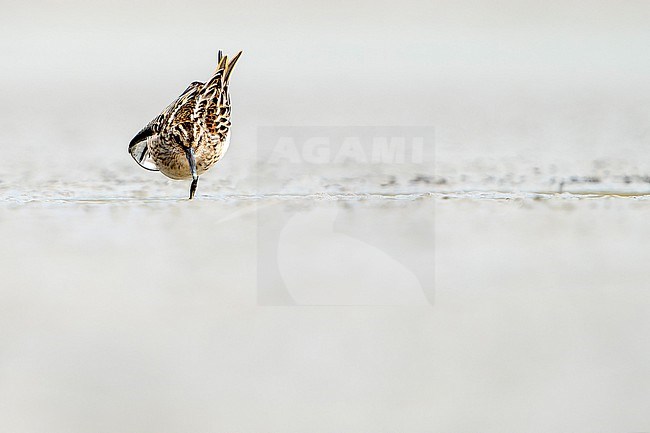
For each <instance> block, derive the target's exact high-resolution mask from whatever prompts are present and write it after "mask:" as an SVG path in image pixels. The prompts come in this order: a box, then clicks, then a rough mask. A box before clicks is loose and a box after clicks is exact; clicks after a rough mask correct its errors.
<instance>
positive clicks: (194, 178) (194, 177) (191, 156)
mask: <svg viewBox="0 0 650 433" xmlns="http://www.w3.org/2000/svg"><path fill="white" fill-rule="evenodd" d="M185 157H186V158H187V162H189V163H190V170H191V171H192V185H190V200H192V198H194V193H195V192H196V185H198V183H199V175H198V174H196V161H195V160H194V150H193V149H192V148H191V147H188V148H187V149H185Z"/></svg>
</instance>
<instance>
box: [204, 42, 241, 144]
mask: <svg viewBox="0 0 650 433" xmlns="http://www.w3.org/2000/svg"><path fill="white" fill-rule="evenodd" d="M239 56H241V52H239V53H238V54H237V55H236V56H235V57H233V59H232V60H231V61H230V62H228V57H227V56H225V57H224V56H223V55H222V53H221V51H220V52H219V56H218V61H219V64H218V65H217V68H216V69H215V71H214V73H213V74H212V77H211V78H210V80H208V82H207V83H205V84H204V85H203V87H202V89H201V91H200V93H199V94H198V96H197V98H196V104H195V106H194V112H193V113H192V123H193V126H194V139H195V141H196V142H200V141H201V140H204V139H207V140H208V141H209V142H212V143H215V142H218V141H223V140H225V139H226V134H227V132H228V129H229V128H230V95H229V93H228V80H229V79H230V74H231V72H232V69H233V67H234V66H235V63H237V60H238V59H239Z"/></svg>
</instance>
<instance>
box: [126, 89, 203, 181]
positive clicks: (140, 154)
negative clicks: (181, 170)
mask: <svg viewBox="0 0 650 433" xmlns="http://www.w3.org/2000/svg"><path fill="white" fill-rule="evenodd" d="M202 86H203V83H201V82H198V81H195V82H193V83H192V84H190V85H189V86H188V87H187V89H185V91H184V92H183V93H181V95H180V96H179V97H178V98H176V100H175V101H174V102H172V103H171V104H169V105H168V106H167V108H165V109H164V110H163V112H162V113H161V114H160V115H158V116H156V118H155V119H153V120H152V121H151V122H149V124H148V125H147V126H145V127H144V128H142V130H141V131H140V132H138V133H137V134H136V136H135V137H133V139H132V140H131V142H130V143H129V153H130V154H131V156H132V157H133V159H135V162H137V163H138V164H140V166H141V167H143V168H146V169H147V170H152V171H158V167H157V166H156V163H155V161H154V160H153V158H152V157H151V152H150V151H149V149H150V147H151V146H152V145H153V146H155V145H156V142H157V141H158V140H160V139H161V138H160V132H161V130H162V129H163V128H164V127H166V126H167V125H169V126H173V125H176V124H178V123H183V121H189V120H190V117H191V113H192V110H193V108H194V99H195V98H196V93H197V92H198V90H199V89H200V88H201V87H202Z"/></svg>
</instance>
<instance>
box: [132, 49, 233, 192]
mask: <svg viewBox="0 0 650 433" xmlns="http://www.w3.org/2000/svg"><path fill="white" fill-rule="evenodd" d="M239 56H241V51H240V52H239V53H238V54H237V55H236V56H235V57H233V58H232V60H230V61H228V57H227V56H224V55H223V53H222V52H221V51H219V55H218V58H217V63H218V64H217V69H216V70H215V71H214V73H213V74H212V77H211V78H210V79H209V80H208V81H207V82H205V83H201V82H199V81H195V82H193V83H192V84H190V85H189V86H188V88H187V89H185V91H184V92H183V93H182V94H181V96H179V97H178V98H176V100H175V101H174V102H172V103H171V104H170V105H169V106H168V107H167V108H165V109H164V110H163V112H162V113H160V114H159V115H158V116H157V117H156V118H155V119H153V120H152V121H151V122H149V124H148V125H147V126H145V127H144V128H142V130H141V131H140V132H138V133H137V134H136V136H135V137H133V140H131V142H130V143H129V153H130V154H131V156H132V157H133V159H135V161H136V162H137V163H138V164H140V166H142V167H144V168H146V169H147V170H152V171H160V172H161V173H162V174H164V175H165V176H167V177H169V178H171V179H177V180H181V179H192V185H191V186H190V199H192V197H194V192H195V191H196V185H197V184H198V182H199V175H201V174H203V173H205V172H206V171H207V170H208V169H210V167H212V166H213V165H214V164H215V163H216V162H217V161H219V160H220V159H221V157H222V156H223V155H224V154H225V153H226V150H228V144H229V143H230V93H229V92H228V81H229V79H230V74H231V73H232V70H233V67H234V66H235V63H237V60H239Z"/></svg>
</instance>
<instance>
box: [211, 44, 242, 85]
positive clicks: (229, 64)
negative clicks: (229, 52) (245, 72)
mask: <svg viewBox="0 0 650 433" xmlns="http://www.w3.org/2000/svg"><path fill="white" fill-rule="evenodd" d="M241 53H242V51H240V52H238V53H237V54H236V55H235V57H233V58H232V60H230V61H228V56H224V55H223V52H222V51H221V50H219V53H218V54H217V69H215V71H214V74H213V75H218V74H219V72H220V71H222V72H221V76H222V78H223V82H224V83H226V84H227V83H228V80H230V74H231V73H232V70H233V68H234V67H235V63H237V60H239V56H241Z"/></svg>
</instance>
